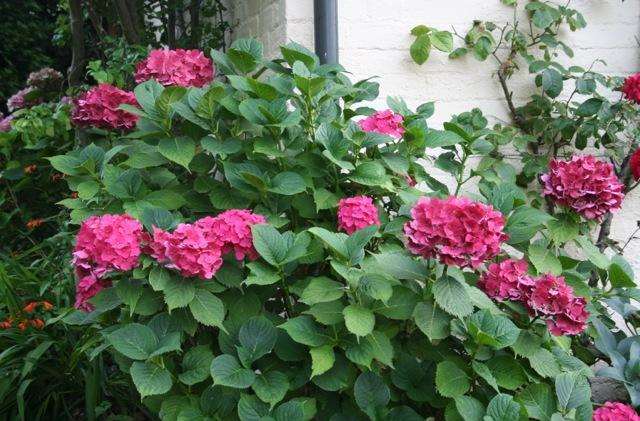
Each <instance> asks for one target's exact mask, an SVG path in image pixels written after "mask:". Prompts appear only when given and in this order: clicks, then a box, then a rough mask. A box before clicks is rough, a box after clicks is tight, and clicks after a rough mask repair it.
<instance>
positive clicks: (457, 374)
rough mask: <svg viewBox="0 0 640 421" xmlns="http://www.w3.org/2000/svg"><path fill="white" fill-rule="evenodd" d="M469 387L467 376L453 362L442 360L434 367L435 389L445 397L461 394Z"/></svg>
mask: <svg viewBox="0 0 640 421" xmlns="http://www.w3.org/2000/svg"><path fill="white" fill-rule="evenodd" d="M470 387H471V383H470V382H469V376H467V373H465V372H464V371H463V370H461V369H460V367H458V366H457V365H456V364H455V363H454V362H452V361H449V360H444V361H441V362H439V363H438V366H437V368H436V389H437V390H438V393H440V394H441V395H442V396H444V397H447V398H454V397H456V396H462V395H464V394H465V393H467V391H468V390H469V388H470Z"/></svg>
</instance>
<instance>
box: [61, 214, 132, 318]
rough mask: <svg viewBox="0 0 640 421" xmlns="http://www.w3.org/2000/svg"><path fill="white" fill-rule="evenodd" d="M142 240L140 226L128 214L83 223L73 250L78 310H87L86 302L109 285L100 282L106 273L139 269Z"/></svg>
mask: <svg viewBox="0 0 640 421" xmlns="http://www.w3.org/2000/svg"><path fill="white" fill-rule="evenodd" d="M142 239H143V231H142V225H141V224H140V222H138V221H136V220H135V219H133V218H132V217H130V216H129V215H109V214H107V215H102V216H92V217H90V218H88V219H86V220H85V221H84V222H83V223H82V225H81V227H80V231H79V232H78V235H77V238H76V246H75V249H74V251H73V264H74V266H75V270H76V275H77V277H78V279H79V282H78V285H77V287H76V293H77V294H76V307H77V308H81V309H85V310H86V309H90V305H89V304H88V303H87V302H86V301H87V300H88V299H89V298H91V297H93V295H95V294H96V293H97V292H98V291H100V290H101V289H102V288H103V287H104V286H107V285H108V281H103V280H102V278H103V277H104V276H105V275H106V274H107V273H109V272H110V271H113V270H121V271H127V270H131V269H133V268H135V267H136V266H138V262H139V257H140V254H141V253H142V250H141V248H140V242H141V241H142Z"/></svg>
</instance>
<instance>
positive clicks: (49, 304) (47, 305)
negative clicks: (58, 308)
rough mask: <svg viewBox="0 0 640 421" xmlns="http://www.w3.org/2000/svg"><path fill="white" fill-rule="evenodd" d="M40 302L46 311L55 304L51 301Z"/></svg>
mask: <svg viewBox="0 0 640 421" xmlns="http://www.w3.org/2000/svg"><path fill="white" fill-rule="evenodd" d="M40 304H42V308H43V309H44V311H49V310H51V309H53V304H51V303H50V302H49V301H46V300H45V301H40Z"/></svg>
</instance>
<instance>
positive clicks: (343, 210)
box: [338, 196, 380, 235]
mask: <svg viewBox="0 0 640 421" xmlns="http://www.w3.org/2000/svg"><path fill="white" fill-rule="evenodd" d="M371 225H378V226H379V225H380V219H379V217H378V208H376V205H374V204H373V199H372V198H371V197H368V196H354V197H347V198H344V199H340V202H338V229H339V230H342V231H344V232H346V233H347V234H349V235H351V234H353V233H354V232H356V231H357V230H359V229H362V228H365V227H368V226H371Z"/></svg>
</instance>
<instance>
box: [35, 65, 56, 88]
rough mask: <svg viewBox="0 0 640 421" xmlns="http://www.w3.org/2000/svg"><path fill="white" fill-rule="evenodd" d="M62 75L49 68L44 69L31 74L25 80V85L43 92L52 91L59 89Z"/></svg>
mask: <svg viewBox="0 0 640 421" xmlns="http://www.w3.org/2000/svg"><path fill="white" fill-rule="evenodd" d="M61 82H62V73H60V72H59V71H57V70H54V69H52V68H51V67H44V68H42V69H40V70H38V71H36V72H31V73H30V74H29V77H28V78H27V85H28V86H33V87H34V88H38V89H40V90H43V91H52V90H56V89H58V88H59V87H60V83H61Z"/></svg>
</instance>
